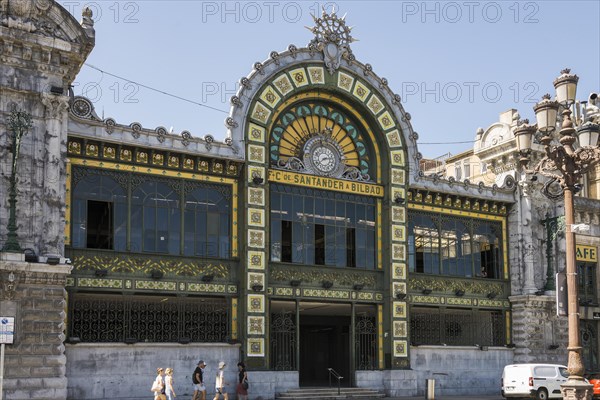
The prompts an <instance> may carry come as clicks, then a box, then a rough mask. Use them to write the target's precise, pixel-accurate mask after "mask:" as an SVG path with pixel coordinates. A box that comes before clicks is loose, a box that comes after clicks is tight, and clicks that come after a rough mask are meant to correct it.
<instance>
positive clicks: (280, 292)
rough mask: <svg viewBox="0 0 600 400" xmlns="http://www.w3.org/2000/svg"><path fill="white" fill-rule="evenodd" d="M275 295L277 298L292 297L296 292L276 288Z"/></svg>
mask: <svg viewBox="0 0 600 400" xmlns="http://www.w3.org/2000/svg"><path fill="white" fill-rule="evenodd" d="M275 294H276V295H277V296H291V295H292V294H294V291H293V290H292V288H287V287H278V288H275Z"/></svg>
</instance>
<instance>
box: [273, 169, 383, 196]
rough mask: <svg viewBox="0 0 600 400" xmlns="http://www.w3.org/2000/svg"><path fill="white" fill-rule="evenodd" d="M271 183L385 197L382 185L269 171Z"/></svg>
mask: <svg viewBox="0 0 600 400" xmlns="http://www.w3.org/2000/svg"><path fill="white" fill-rule="evenodd" d="M269 181H271V182H280V183H287V184H288V185H296V186H304V187H306V188H310V189H325V190H333V191H337V192H345V193H353V194H362V195H368V196H375V197H383V194H384V190H383V186H381V185H374V184H372V183H362V182H354V181H347V180H344V179H333V178H326V177H323V176H314V175H306V174H297V173H294V172H288V171H280V170H274V169H271V170H269Z"/></svg>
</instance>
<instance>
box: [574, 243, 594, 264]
mask: <svg viewBox="0 0 600 400" xmlns="http://www.w3.org/2000/svg"><path fill="white" fill-rule="evenodd" d="M576 258H577V261H584V262H598V249H597V248H596V247H595V246H583V245H579V244H578V245H577V248H576Z"/></svg>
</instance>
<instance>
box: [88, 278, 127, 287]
mask: <svg viewBox="0 0 600 400" xmlns="http://www.w3.org/2000/svg"><path fill="white" fill-rule="evenodd" d="M77 286H79V287H90V288H110V289H122V288H123V281H122V280H120V279H98V278H79V279H78V280H77Z"/></svg>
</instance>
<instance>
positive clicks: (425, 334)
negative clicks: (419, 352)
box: [410, 307, 506, 346]
mask: <svg viewBox="0 0 600 400" xmlns="http://www.w3.org/2000/svg"><path fill="white" fill-rule="evenodd" d="M410 329H411V331H410V334H411V338H412V343H413V344H416V345H420V344H421V345H422V344H430V345H442V344H446V345H449V346H474V345H479V346H503V345H505V344H506V335H505V332H506V326H505V319H504V313H503V312H502V311H476V310H457V309H435V308H424V307H420V308H418V307H415V308H413V309H412V311H411V317H410Z"/></svg>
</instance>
